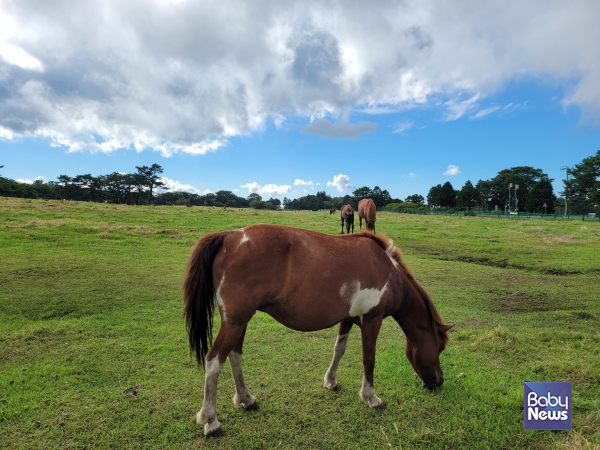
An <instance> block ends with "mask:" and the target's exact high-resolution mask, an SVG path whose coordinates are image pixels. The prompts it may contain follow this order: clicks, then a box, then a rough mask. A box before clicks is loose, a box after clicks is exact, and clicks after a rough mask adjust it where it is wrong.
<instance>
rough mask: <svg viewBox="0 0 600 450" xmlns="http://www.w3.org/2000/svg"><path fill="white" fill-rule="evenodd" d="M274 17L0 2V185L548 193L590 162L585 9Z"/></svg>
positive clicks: (151, 5)
mask: <svg viewBox="0 0 600 450" xmlns="http://www.w3.org/2000/svg"><path fill="white" fill-rule="evenodd" d="M280 3H281V2H262V3H260V4H257V3H254V4H252V2H250V4H247V3H244V2H235V1H226V2H223V3H222V4H221V3H220V4H219V5H215V4H208V3H198V2H188V1H167V0H158V1H147V2H141V1H140V2H136V1H132V2H130V3H128V4H127V7H124V6H122V4H121V3H118V2H113V1H112V0H105V1H99V2H95V3H94V4H93V5H85V4H84V5H83V6H82V5H80V4H79V3H77V2H69V1H66V2H61V3H60V4H59V3H56V4H55V5H53V6H54V7H53V8H51V9H48V6H47V3H44V2H36V1H34V0H22V1H19V2H10V1H8V2H0V29H1V30H4V31H0V165H4V168H3V169H0V174H1V175H2V176H5V177H8V178H12V179H19V180H29V181H33V180H35V179H36V178H39V177H43V179H45V180H47V181H51V180H54V181H55V180H56V177H58V175H60V174H67V175H71V176H74V175H77V174H85V173H91V174H92V175H102V174H107V173H110V172H113V171H121V172H133V171H135V166H136V165H137V166H139V165H150V164H153V163H158V164H160V165H161V166H162V167H163V168H164V173H163V175H164V176H165V177H166V179H165V181H166V182H167V184H168V185H169V186H170V187H171V188H172V189H173V190H188V191H191V192H197V193H202V192H205V191H207V190H208V191H212V192H216V191H218V190H230V191H234V192H235V193H236V194H237V195H240V196H243V197H246V196H247V195H248V194H249V193H250V192H258V193H260V194H261V195H262V196H263V197H269V196H276V197H278V198H283V197H284V196H287V197H288V198H295V197H298V196H302V195H305V194H306V193H315V192H316V191H317V190H324V191H326V192H327V193H328V194H330V195H332V196H340V195H345V194H347V193H351V191H352V190H353V189H355V188H357V187H361V186H369V187H374V186H376V185H377V186H380V187H381V188H382V189H387V190H388V191H389V192H390V194H391V195H392V196H393V197H398V198H405V197H406V196H408V195H411V194H421V195H423V196H426V195H427V192H428V191H429V189H430V188H431V187H432V186H434V185H436V184H439V183H440V184H443V183H444V182H446V181H450V182H451V183H452V185H453V186H454V187H455V188H456V189H458V188H460V187H461V186H462V185H463V184H464V183H465V182H466V181H467V180H471V181H472V182H473V183H474V184H475V183H476V182H477V181H478V180H479V179H490V178H492V177H494V176H495V175H496V173H497V172H498V171H500V170H502V169H505V168H509V167H514V166H520V165H527V166H533V167H536V168H540V169H542V170H543V171H544V172H546V173H547V174H548V175H549V176H550V177H551V178H554V179H555V181H554V187H555V191H556V193H558V191H559V190H560V189H561V187H562V183H561V181H560V180H561V178H562V177H563V176H564V175H563V173H562V172H561V170H560V168H561V167H563V166H573V165H574V164H576V163H578V162H580V161H581V160H582V159H583V158H585V157H588V156H591V155H593V154H595V152H596V151H597V150H598V149H599V148H600V128H599V127H600V120H599V117H600V114H599V113H600V57H599V56H598V43H600V32H599V31H598V27H596V25H595V23H594V19H593V18H594V17H600V7H599V6H597V5H596V4H595V3H591V2H570V3H569V4H568V5H567V4H566V3H564V2H540V3H536V2H530V3H528V5H526V6H522V5H520V4H519V3H518V2H494V1H490V2H487V3H486V4H485V5H482V4H481V3H480V2H467V1H464V2H446V3H445V4H444V5H442V6H440V4H439V3H438V2H426V1H424V2H406V3H405V4H402V5H398V4H397V2H389V3H387V2H383V1H382V2H380V3H378V4H377V6H372V7H369V8H367V7H366V6H363V7H361V6H360V5H358V6H357V5H356V4H353V5H351V6H346V4H344V3H342V4H341V5H342V6H340V3H338V2H315V3H314V4H312V8H307V7H306V2H303V3H302V4H294V3H287V4H285V5H282V4H280ZM77 5H78V6H77ZM223 5H224V6H223ZM542 5H543V9H540V8H542ZM599 5H600V4H599ZM140 8H143V9H144V11H145V16H144V17H140V14H141V13H140V11H141V10H140ZM233 11H235V12H233ZM332 11H333V13H334V14H332ZM141 15H142V16H143V15H144V14H141ZM332 15H333V16H334V18H333V19H332ZM89 17H95V18H98V19H97V20H94V22H90V21H89V20H90V19H89ZM7 30H8V31H7ZM506 30H510V32H507V31H506ZM593 43H597V44H595V45H593Z"/></svg>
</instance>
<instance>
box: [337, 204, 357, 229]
mask: <svg viewBox="0 0 600 450" xmlns="http://www.w3.org/2000/svg"><path fill="white" fill-rule="evenodd" d="M340 215H341V216H342V234H344V222H346V233H348V234H349V233H350V226H351V225H352V232H353V233H354V210H353V209H352V206H350V205H344V206H342V209H341V214H340Z"/></svg>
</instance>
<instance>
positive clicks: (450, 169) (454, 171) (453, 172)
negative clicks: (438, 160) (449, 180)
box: [444, 164, 460, 175]
mask: <svg viewBox="0 0 600 450" xmlns="http://www.w3.org/2000/svg"><path fill="white" fill-rule="evenodd" d="M459 173H460V170H459V169H458V166H454V165H452V164H450V165H449V166H448V169H447V170H446V171H445V172H444V175H458V174H459Z"/></svg>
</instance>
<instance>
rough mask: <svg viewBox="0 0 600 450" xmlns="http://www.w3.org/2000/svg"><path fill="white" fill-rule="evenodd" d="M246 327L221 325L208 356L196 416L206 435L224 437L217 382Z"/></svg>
mask: <svg viewBox="0 0 600 450" xmlns="http://www.w3.org/2000/svg"><path fill="white" fill-rule="evenodd" d="M245 327H246V325H245V324H244V325H242V326H239V325H231V324H228V323H227V322H222V323H221V329H220V330H219V334H218V335H217V338H216V339H215V342H214V344H213V345H212V347H211V348H210V350H209V351H208V353H207V354H206V363H205V367H204V372H205V380H204V401H203V403H202V408H201V409H200V411H198V414H197V415H196V422H197V423H199V424H202V423H203V424H204V435H205V436H207V437H209V436H222V435H223V430H222V429H221V424H220V423H219V420H218V419H217V382H218V380H219V374H220V373H221V369H222V368H223V363H225V360H226V359H227V356H229V354H230V353H231V351H232V350H233V348H234V347H235V345H236V344H237V343H238V341H239V340H240V337H241V336H242V334H243V332H244V329H245Z"/></svg>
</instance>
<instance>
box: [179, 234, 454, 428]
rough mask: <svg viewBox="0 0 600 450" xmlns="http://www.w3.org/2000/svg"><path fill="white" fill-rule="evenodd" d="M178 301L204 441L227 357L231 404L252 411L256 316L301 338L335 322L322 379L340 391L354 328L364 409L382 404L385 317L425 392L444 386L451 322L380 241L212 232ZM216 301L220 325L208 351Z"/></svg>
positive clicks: (215, 424)
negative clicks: (199, 396)
mask: <svg viewBox="0 0 600 450" xmlns="http://www.w3.org/2000/svg"><path fill="white" fill-rule="evenodd" d="M349 255H360V258H353V257H348V256H349ZM365 261H367V262H368V264H365ZM184 304H185V317H186V324H187V331H188V336H189V344H190V350H191V352H192V353H193V354H195V356H196V359H197V361H198V364H199V365H202V366H203V367H204V369H205V382H204V402H203V404H202V409H200V411H199V412H198V414H197V416H196V421H197V422H198V423H204V424H205V425H204V434H205V435H206V436H218V435H221V434H222V431H221V424H220V423H219V421H218V420H217V404H216V402H217V381H218V378H219V373H220V372H221V369H222V368H223V364H225V360H226V359H227V358H229V364H230V366H231V371H232V374H233V380H234V383H235V391H236V394H235V396H234V397H233V403H234V405H235V406H241V407H242V408H244V409H245V410H251V409H257V408H258V403H257V401H256V399H255V398H254V397H253V396H252V395H251V394H250V392H249V390H248V388H247V387H246V383H245V381H244V374H243V372H242V346H243V343H244V336H245V333H246V326H247V324H248V322H249V321H250V319H251V318H252V316H253V315H254V314H255V313H256V311H262V312H265V313H267V314H269V315H270V316H272V317H273V318H275V319H276V320H277V321H278V322H280V323H281V324H283V325H285V326H286V327H289V328H292V329H294V330H298V331H316V330H322V329H325V328H329V327H332V326H334V325H335V324H339V328H338V335H337V340H336V343H335V347H334V352H333V359H332V361H331V365H330V366H329V369H328V370H327V372H326V373H325V377H324V380H323V384H324V387H325V388H326V389H329V390H338V389H339V386H338V384H337V381H336V372H337V369H338V365H339V362H340V358H341V357H342V355H343V354H344V351H345V349H346V343H347V342H348V333H349V332H350V329H351V328H352V326H353V325H354V324H355V325H357V326H358V327H359V328H360V331H361V336H362V349H363V357H362V359H363V369H364V375H363V381H362V387H361V389H360V398H361V399H362V400H363V402H364V403H365V404H366V405H367V406H369V407H370V408H382V407H384V403H383V402H382V400H381V399H380V398H379V397H378V396H377V395H376V394H375V390H374V388H373V369H374V367H375V344H376V341H377V336H378V334H379V329H380V328H381V324H382V322H383V319H384V318H385V317H388V316H392V317H393V318H394V320H395V321H396V322H397V323H398V325H400V327H401V328H402V330H403V331H404V334H405V336H406V356H407V358H408V360H409V361H410V363H411V364H412V366H413V368H414V370H415V372H416V373H417V375H418V376H419V377H420V378H421V380H422V383H423V386H424V387H426V388H428V389H433V388H435V387H437V386H440V385H441V384H442V383H443V381H444V376H443V373H442V369H441V365H440V359H439V355H440V353H441V352H442V351H443V350H444V348H445V347H446V345H447V343H448V335H447V331H448V330H449V329H450V328H451V325H447V324H445V323H444V322H443V320H442V319H441V317H440V315H439V314H438V312H437V310H436V308H435V306H434V305H433V303H432V301H431V299H430V298H429V295H428V294H427V292H426V291H425V290H424V289H423V288H422V287H421V286H420V285H419V283H418V282H417V281H416V280H415V278H414V277H413V275H412V274H411V272H410V271H409V270H408V268H407V267H406V266H405V265H404V263H403V262H402V259H401V256H400V252H399V251H398V249H396V248H395V247H394V245H393V242H392V241H391V240H389V239H387V238H385V237H381V236H375V235H372V234H370V233H361V234H350V235H346V236H332V235H327V234H322V233H317V232H315V231H308V230H301V229H297V228H291V227H284V226H279V225H265V224H262V225H251V226H248V227H246V228H242V229H239V230H234V231H224V232H220V233H213V234H208V235H206V236H204V237H202V238H201V239H200V240H199V241H198V243H197V244H196V246H195V247H194V249H193V251H192V255H191V257H190V260H189V262H188V266H187V275H186V279H185V282H184ZM215 304H216V305H217V306H218V308H219V312H220V315H221V327H220V330H219V333H218V335H217V338H216V339H215V341H214V343H212V346H211V342H212V328H213V315H214V309H215ZM209 348H210V349H209Z"/></svg>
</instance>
